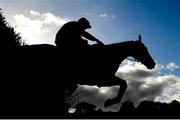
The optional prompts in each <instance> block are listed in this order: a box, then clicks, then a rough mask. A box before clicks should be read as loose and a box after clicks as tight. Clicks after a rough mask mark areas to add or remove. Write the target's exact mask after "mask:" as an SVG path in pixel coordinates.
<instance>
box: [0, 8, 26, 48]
mask: <svg viewBox="0 0 180 120" xmlns="http://www.w3.org/2000/svg"><path fill="white" fill-rule="evenodd" d="M22 44H24V43H23V42H22V40H21V37H20V36H19V34H17V33H16V32H15V30H14V28H13V27H11V26H10V25H9V24H8V23H7V21H6V19H5V17H4V16H3V15H2V9H0V48H16V47H19V46H21V45H22Z"/></svg>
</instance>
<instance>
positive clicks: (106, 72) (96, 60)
mask: <svg viewBox="0 0 180 120" xmlns="http://www.w3.org/2000/svg"><path fill="white" fill-rule="evenodd" d="M70 53H72V51H71V52H70ZM75 53H77V54H78V56H77V57H72V58H71V60H73V61H71V65H70V66H69V67H70V68H74V69H75V70H74V71H72V73H70V74H69V75H70V76H69V77H66V78H65V79H64V80H65V81H68V84H67V88H68V89H69V91H70V94H71V93H72V92H73V91H74V90H75V89H76V87H77V84H81V85H97V86H98V87H102V86H114V85H119V86H120V89H119V91H118V94H117V96H116V97H115V98H113V99H108V100H106V101H105V104H104V106H105V107H108V106H111V105H113V104H116V103H119V102H120V101H121V99H122V97H123V94H124V92H125V90H126V88H127V82H126V81H125V80H123V79H121V78H118V77H116V76H115V73H116V71H117V69H118V68H119V65H120V64H121V62H122V61H123V60H125V59H126V58H127V57H129V56H131V57H133V58H134V59H135V60H137V61H139V62H141V63H142V64H144V65H145V66H146V67H147V68H148V69H153V68H154V67H155V64H156V63H155V62H154V60H153V59H152V57H151V56H150V54H149V52H148V49H147V47H146V46H145V45H144V44H143V43H142V41H141V40H137V41H127V42H121V43H116V44H110V45H104V46H92V47H91V48H88V49H83V52H82V51H78V52H77V51H75ZM66 67H67V66H66ZM67 78H68V79H67Z"/></svg>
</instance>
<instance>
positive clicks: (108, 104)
mask: <svg viewBox="0 0 180 120" xmlns="http://www.w3.org/2000/svg"><path fill="white" fill-rule="evenodd" d="M111 105H112V100H111V99H108V100H106V101H105V103H104V107H105V108H107V107H109V106H111Z"/></svg>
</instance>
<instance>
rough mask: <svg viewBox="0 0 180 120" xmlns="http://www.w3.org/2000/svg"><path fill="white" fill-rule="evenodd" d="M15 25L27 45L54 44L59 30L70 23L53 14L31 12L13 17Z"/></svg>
mask: <svg viewBox="0 0 180 120" xmlns="http://www.w3.org/2000/svg"><path fill="white" fill-rule="evenodd" d="M13 19H14V21H13V23H12V24H13V25H14V26H16V27H15V29H16V31H17V32H19V33H20V34H21V36H22V37H23V39H24V40H25V41H26V42H27V44H40V43H49V44H54V40H55V35H56V33H57V31H58V29H59V28H60V27H61V26H62V25H63V24H65V23H66V22H68V21H69V19H67V18H62V17H59V16H55V15H54V14H52V13H42V14H41V13H39V12H37V11H34V10H31V11H29V14H27V15H24V14H16V15H14V16H13Z"/></svg>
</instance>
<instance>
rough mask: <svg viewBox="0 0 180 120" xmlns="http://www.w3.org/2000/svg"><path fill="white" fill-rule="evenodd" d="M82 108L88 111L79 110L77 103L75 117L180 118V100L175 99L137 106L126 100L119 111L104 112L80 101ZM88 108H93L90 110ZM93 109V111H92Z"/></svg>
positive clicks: (149, 102)
mask: <svg viewBox="0 0 180 120" xmlns="http://www.w3.org/2000/svg"><path fill="white" fill-rule="evenodd" d="M80 106H81V107H80V110H85V111H86V112H82V111H80V112H79V105H77V109H78V112H75V113H74V114H73V115H72V117H74V118H104V119H106V118H129V119H130V118H156V119H157V118H163V119H166V118H180V114H179V111H180V102H178V101H176V100H174V101H172V102H171V103H160V102H153V101H142V102H141V103H140V104H139V105H138V106H137V107H135V106H134V105H133V102H130V101H126V102H124V103H122V106H121V108H120V110H119V111H118V112H103V111H102V110H97V111H96V110H95V108H96V107H92V106H93V105H91V104H88V103H86V104H85V103H80ZM87 109H91V112H88V110H87ZM92 111H93V112H92Z"/></svg>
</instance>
